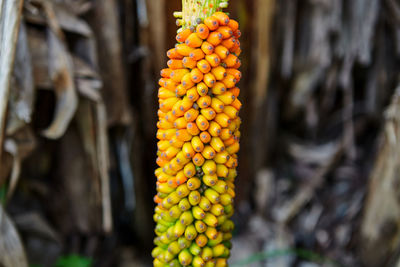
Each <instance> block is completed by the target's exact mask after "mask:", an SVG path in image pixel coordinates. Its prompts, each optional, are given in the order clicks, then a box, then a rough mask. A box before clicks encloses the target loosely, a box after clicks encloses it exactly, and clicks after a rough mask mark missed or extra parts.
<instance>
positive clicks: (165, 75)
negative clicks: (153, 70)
mask: <svg viewBox="0 0 400 267" xmlns="http://www.w3.org/2000/svg"><path fill="white" fill-rule="evenodd" d="M171 72H172V70H171V69H170V68H165V69H162V70H161V71H160V75H161V77H163V78H169V76H170V74H171Z"/></svg>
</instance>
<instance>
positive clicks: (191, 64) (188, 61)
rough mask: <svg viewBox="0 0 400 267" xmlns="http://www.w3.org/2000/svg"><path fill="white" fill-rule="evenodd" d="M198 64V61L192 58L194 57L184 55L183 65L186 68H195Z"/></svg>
mask: <svg viewBox="0 0 400 267" xmlns="http://www.w3.org/2000/svg"><path fill="white" fill-rule="evenodd" d="M196 64H197V61H196V60H194V59H192V58H190V57H184V58H183V59H182V65H183V66H184V67H185V68H188V69H193V68H195V67H196Z"/></svg>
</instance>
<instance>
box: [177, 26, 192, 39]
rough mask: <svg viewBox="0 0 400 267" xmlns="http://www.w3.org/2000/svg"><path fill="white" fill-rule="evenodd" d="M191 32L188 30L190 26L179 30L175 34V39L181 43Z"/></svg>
mask: <svg viewBox="0 0 400 267" xmlns="http://www.w3.org/2000/svg"><path fill="white" fill-rule="evenodd" d="M191 33H192V31H191V30H190V28H188V29H184V30H183V31H181V32H180V33H178V34H177V35H176V40H177V41H178V42H179V43H183V42H185V41H186V38H188V36H189V35H190V34H191Z"/></svg>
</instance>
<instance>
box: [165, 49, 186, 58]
mask: <svg viewBox="0 0 400 267" xmlns="http://www.w3.org/2000/svg"><path fill="white" fill-rule="evenodd" d="M167 57H168V58H170V59H182V58H183V56H182V55H181V54H179V53H178V51H176V48H171V49H170V50H168V51H167Z"/></svg>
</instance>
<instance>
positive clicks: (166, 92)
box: [158, 87, 175, 99]
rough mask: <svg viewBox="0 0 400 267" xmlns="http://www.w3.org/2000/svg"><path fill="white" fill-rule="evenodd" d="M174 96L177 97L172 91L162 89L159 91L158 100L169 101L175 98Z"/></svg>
mask: <svg viewBox="0 0 400 267" xmlns="http://www.w3.org/2000/svg"><path fill="white" fill-rule="evenodd" d="M174 96H175V94H174V93H173V92H172V91H170V90H167V89H165V88H164V87H160V88H159V89H158V98H159V99H167V98H170V97H174Z"/></svg>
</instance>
